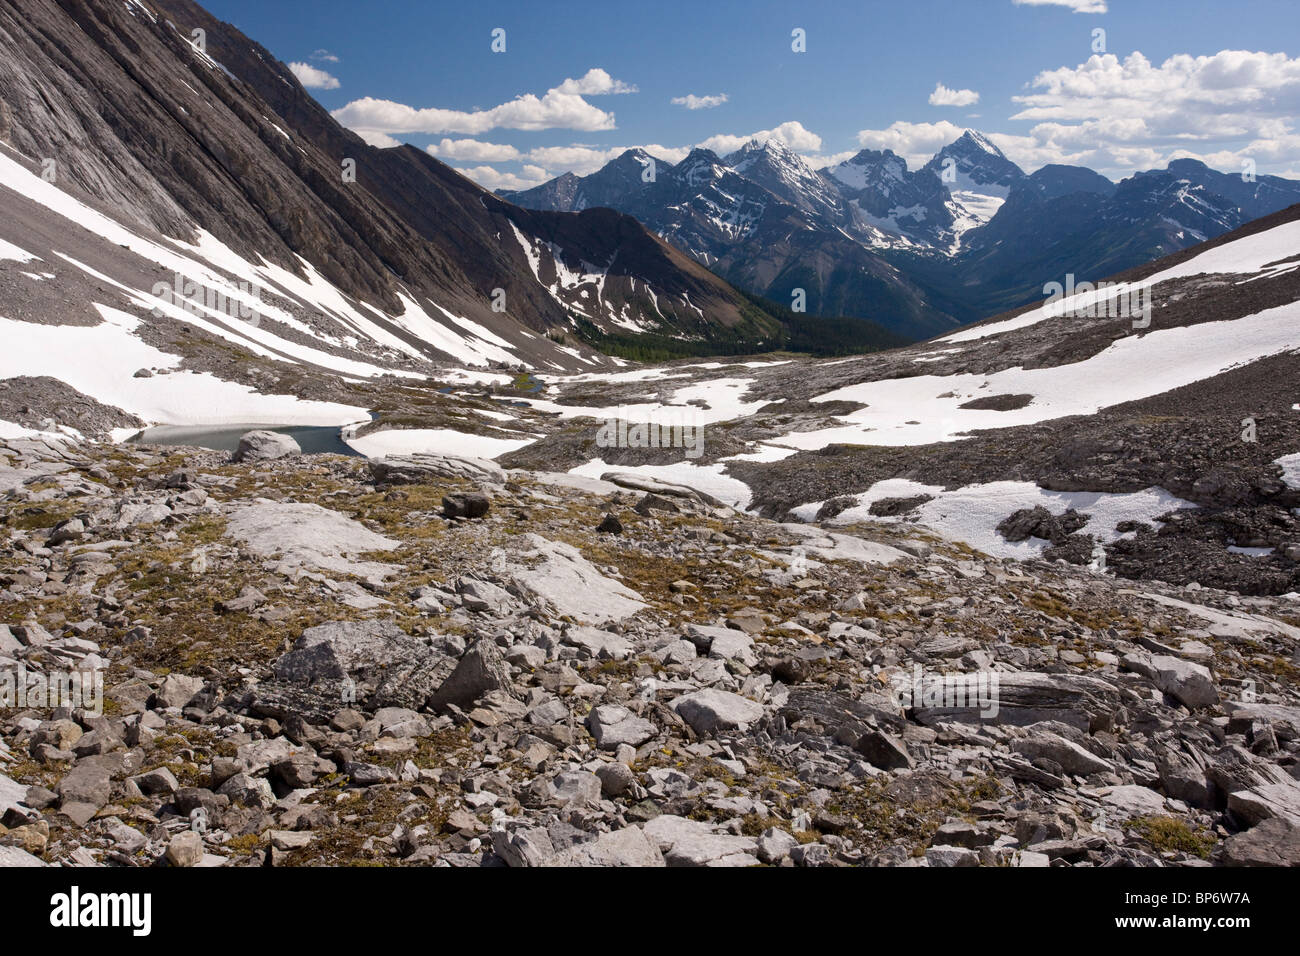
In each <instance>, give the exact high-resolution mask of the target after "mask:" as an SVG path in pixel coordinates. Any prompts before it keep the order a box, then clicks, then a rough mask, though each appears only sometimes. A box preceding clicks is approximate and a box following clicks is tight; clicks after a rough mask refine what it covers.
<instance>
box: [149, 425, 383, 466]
mask: <svg viewBox="0 0 1300 956" xmlns="http://www.w3.org/2000/svg"><path fill="white" fill-rule="evenodd" d="M251 431H270V432H279V433H280V434H282V435H288V436H289V437H290V438H292V439H293V440H294V441H296V442H297V443H298V444H299V446H301V448H302V450H303V452H304V453H306V454H309V455H321V454H334V455H351V456H352V457H354V458H360V457H361V455H360V453H358V452H357V451H356V450H355V449H354V448H352V447H351V446H350V445H348V444H347V443H345V442H344V441H343V439H342V438H340V437H339V429H338V426H336V425H326V426H321V425H218V426H212V425H159V426H157V427H155V428H146V429H145V430H144V431H142V432H140V433H139V434H138V435H135V436H133V437H132V438H131V439H130V441H132V442H140V443H146V444H151V445H194V446H196V447H198V448H211V449H212V450H214V451H234V450H235V449H236V448H238V447H239V436H241V435H244V434H246V433H247V432H251Z"/></svg>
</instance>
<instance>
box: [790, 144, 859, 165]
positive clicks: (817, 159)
mask: <svg viewBox="0 0 1300 956" xmlns="http://www.w3.org/2000/svg"><path fill="white" fill-rule="evenodd" d="M856 155H858V151H857V150H856V149H850V150H845V151H844V152H842V153H831V154H830V155H827V156H822V155H820V154H815V153H814V154H812V155H805V156H802V157H801V159H803V161H804V162H805V163H807V164H808V165H809V166H811V167H812V168H813V169H825V168H826V167H827V166H838V165H839V164H840V163H842V162H844V161H845V160H846V159H852V158H853V157H854V156H856Z"/></svg>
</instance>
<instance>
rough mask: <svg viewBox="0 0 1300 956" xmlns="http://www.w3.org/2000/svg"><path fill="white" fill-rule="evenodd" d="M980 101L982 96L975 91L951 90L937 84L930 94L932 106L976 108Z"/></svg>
mask: <svg viewBox="0 0 1300 956" xmlns="http://www.w3.org/2000/svg"><path fill="white" fill-rule="evenodd" d="M979 101H980V95H979V94H978V93H976V92H975V91H974V90H950V89H948V87H946V86H944V85H943V84H942V83H936V84H935V85H934V92H933V93H931V94H930V105H931V106H974V105H975V104H976V103H978V102H979Z"/></svg>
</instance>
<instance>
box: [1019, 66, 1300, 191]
mask: <svg viewBox="0 0 1300 956" xmlns="http://www.w3.org/2000/svg"><path fill="white" fill-rule="evenodd" d="M1031 88H1032V90H1033V92H1030V93H1027V94H1024V95H1021V96H1016V97H1014V98H1013V99H1014V100H1015V102H1017V103H1018V104H1020V106H1021V107H1022V109H1021V110H1020V111H1019V112H1018V113H1016V114H1014V115H1013V116H1012V117H1011V118H1012V119H1014V120H1037V121H1038V123H1037V125H1035V126H1034V127H1033V128H1032V129H1031V130H1030V131H1029V135H1028V136H1027V137H1024V138H1023V139H1024V140H1025V141H1026V142H1024V143H1023V144H1022V148H1024V149H1026V150H1030V151H1032V152H1034V153H1036V154H1038V155H1042V156H1050V157H1052V158H1051V159H1049V160H1048V161H1050V162H1084V163H1086V164H1087V165H1094V164H1098V163H1106V164H1109V165H1106V166H1104V167H1103V166H1100V165H1094V168H1098V169H1102V170H1103V171H1105V170H1106V169H1110V170H1114V171H1116V172H1120V173H1124V174H1127V173H1128V172H1131V171H1132V170H1133V169H1137V168H1149V167H1151V166H1155V165H1161V166H1163V165H1164V163H1165V162H1167V161H1168V160H1169V159H1170V158H1176V157H1177V156H1178V155H1196V154H1195V153H1193V152H1191V151H1192V150H1193V149H1200V150H1203V154H1204V155H1219V154H1223V155H1227V154H1231V155H1247V154H1249V155H1253V156H1256V157H1257V161H1268V162H1277V163H1285V162H1287V161H1288V159H1289V157H1290V156H1293V155H1294V149H1295V146H1296V144H1297V141H1300V137H1297V135H1296V133H1295V132H1294V129H1293V123H1294V120H1293V117H1295V116H1296V115H1297V114H1298V113H1300V58H1297V59H1292V58H1290V57H1288V56H1287V55H1286V54H1284V53H1262V52H1249V51H1245V50H1222V51H1220V52H1218V53H1215V54H1213V55H1210V56H1197V57H1193V56H1191V55H1189V54H1178V55H1176V56H1172V57H1169V58H1168V59H1167V60H1165V61H1164V62H1163V63H1161V64H1160V65H1159V66H1155V65H1153V64H1152V63H1151V62H1150V61H1149V60H1147V58H1146V57H1145V56H1143V55H1142V54H1141V53H1138V52H1134V53H1131V54H1129V55H1128V56H1127V57H1125V58H1124V59H1123V60H1122V61H1121V60H1120V59H1119V58H1118V57H1116V56H1115V55H1113V54H1107V55H1104V56H1093V57H1090V58H1089V59H1088V61H1087V62H1086V63H1083V64H1080V65H1079V66H1077V67H1074V68H1070V67H1062V68H1060V69H1057V70H1047V71H1044V72H1042V73H1039V74H1038V75H1037V76H1036V77H1034V79H1033V82H1032V83H1031ZM993 139H994V141H995V142H997V138H996V137H993ZM999 145H1001V144H1000V143H999ZM1008 155H1009V156H1010V155H1011V153H1010V152H1008ZM1015 158H1016V157H1015V156H1012V159H1015ZM1131 164H1132V165H1131Z"/></svg>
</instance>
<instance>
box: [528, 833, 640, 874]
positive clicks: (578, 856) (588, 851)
mask: <svg viewBox="0 0 1300 956" xmlns="http://www.w3.org/2000/svg"><path fill="white" fill-rule="evenodd" d="M547 865H548V866H653V867H661V866H664V865H665V864H664V858H663V854H662V853H660V851H659V847H658V846H657V845H656V844H655V842H654V841H653V840H652V839H650V837H649V836H647V834H646V833H645V831H643V830H642V829H641V828H640V827H624V828H623V829H621V830H613V831H611V832H609V833H602V834H601V835H600V836H599V837H597V838H596V839H595V840H593V841H591V842H590V843H579V844H577V845H575V846H572V847H570V848H569V849H567V850H565V851H563V852H562V853H559V854H557V855H556V856H554V857H552V858H551V860H550V861H549V862H548V863H547Z"/></svg>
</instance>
